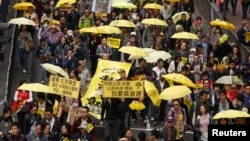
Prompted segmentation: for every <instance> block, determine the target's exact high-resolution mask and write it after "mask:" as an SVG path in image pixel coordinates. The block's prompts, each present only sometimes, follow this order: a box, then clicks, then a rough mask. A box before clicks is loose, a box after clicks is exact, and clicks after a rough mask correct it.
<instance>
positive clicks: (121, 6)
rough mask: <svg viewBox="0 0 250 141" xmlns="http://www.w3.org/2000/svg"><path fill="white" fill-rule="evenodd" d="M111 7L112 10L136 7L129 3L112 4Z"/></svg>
mask: <svg viewBox="0 0 250 141" xmlns="http://www.w3.org/2000/svg"><path fill="white" fill-rule="evenodd" d="M112 7H114V8H120V9H134V8H137V7H136V5H134V4H133V3H129V2H125V1H124V2H114V3H113V4H112Z"/></svg>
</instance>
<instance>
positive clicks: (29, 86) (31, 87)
mask: <svg viewBox="0 0 250 141" xmlns="http://www.w3.org/2000/svg"><path fill="white" fill-rule="evenodd" d="M17 89H18V90H24V91H33V92H42V93H54V94H56V92H55V91H54V90H53V88H51V87H49V86H47V85H43V84H40V83H25V84H23V85H21V86H20V87H18V88H17Z"/></svg>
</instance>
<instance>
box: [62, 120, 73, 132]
mask: <svg viewBox="0 0 250 141" xmlns="http://www.w3.org/2000/svg"><path fill="white" fill-rule="evenodd" d="M63 126H65V128H66V129H67V131H68V134H70V132H71V131H70V128H71V126H70V124H69V123H68V122H64V123H63V124H62V126H61V127H63Z"/></svg>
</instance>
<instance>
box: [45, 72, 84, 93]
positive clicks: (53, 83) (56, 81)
mask: <svg viewBox="0 0 250 141" xmlns="http://www.w3.org/2000/svg"><path fill="white" fill-rule="evenodd" d="M49 86H50V87H52V88H53V89H54V91H55V92H56V93H57V94H61V95H63V96H68V97H72V98H78V97H79V91H80V81H76V80H72V79H67V78H63V77H59V76H55V75H51V76H50V81H49Z"/></svg>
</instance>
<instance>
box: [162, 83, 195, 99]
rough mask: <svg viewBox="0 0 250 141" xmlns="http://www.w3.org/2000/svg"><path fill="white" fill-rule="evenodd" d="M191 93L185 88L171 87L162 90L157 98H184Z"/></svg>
mask: <svg viewBox="0 0 250 141" xmlns="http://www.w3.org/2000/svg"><path fill="white" fill-rule="evenodd" d="M191 93H192V91H191V90H190V89H189V88H188V87H187V86H172V87H168V88H166V89H164V90H163V92H161V94H160V96H159V98H160V99H163V100H171V99H176V98H181V97H184V96H186V95H189V94H191Z"/></svg>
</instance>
